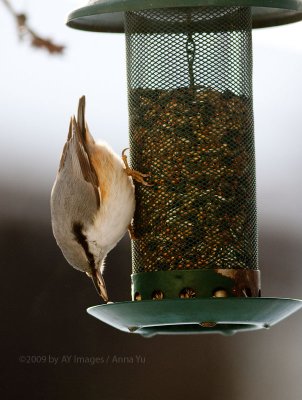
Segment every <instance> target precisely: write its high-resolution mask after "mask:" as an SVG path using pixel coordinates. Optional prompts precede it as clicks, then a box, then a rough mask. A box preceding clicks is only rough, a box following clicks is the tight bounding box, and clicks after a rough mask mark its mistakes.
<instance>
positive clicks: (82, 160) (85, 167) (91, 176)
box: [71, 117, 101, 208]
mask: <svg viewBox="0 0 302 400" xmlns="http://www.w3.org/2000/svg"><path fill="white" fill-rule="evenodd" d="M72 130H73V135H72V139H71V140H72V141H74V147H75V150H76V155H77V159H78V162H79V165H80V169H81V172H82V175H83V178H84V179H85V181H86V182H88V183H90V184H91V185H92V186H93V189H94V192H95V196H96V201H97V207H98V208H99V207H100V203H101V195H100V189H99V187H100V183H99V180H98V176H97V174H96V171H95V169H94V166H93V164H92V162H91V159H90V156H89V151H88V144H87V142H85V140H84V137H83V136H82V135H81V132H80V130H79V127H78V124H77V122H76V120H75V118H74V117H73V119H72Z"/></svg>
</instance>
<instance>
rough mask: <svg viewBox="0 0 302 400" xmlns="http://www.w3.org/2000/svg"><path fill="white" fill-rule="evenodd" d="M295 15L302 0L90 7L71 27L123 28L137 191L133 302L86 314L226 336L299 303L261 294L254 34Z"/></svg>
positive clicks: (131, 0)
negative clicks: (141, 177) (145, 181)
mask: <svg viewBox="0 0 302 400" xmlns="http://www.w3.org/2000/svg"><path fill="white" fill-rule="evenodd" d="M301 19H302V0H296V1H292V0H270V1H268V0H232V1H229V0H207V1H206V0H153V1H150V0H139V1H138V0H126V1H125V0H97V1H90V2H89V5H88V6H87V7H83V8H80V9H78V10H76V11H74V12H73V13H71V14H70V16H69V18H68V23H67V24H68V25H69V26H70V27H73V28H77V29H82V30H89V31H99V32H125V35H126V51H127V77H128V103H129V122H130V155H131V165H132V168H133V169H135V170H138V171H140V172H143V173H146V172H150V175H151V176H150V178H149V181H150V183H152V186H143V185H139V184H136V211H135V216H134V233H135V237H136V239H135V240H134V241H133V242H132V260H133V262H132V301H128V302H122V303H114V304H105V305H99V306H95V307H91V308H90V309H88V312H89V313H90V314H92V315H94V316H95V317H97V318H99V319H100V320H102V321H104V322H106V323H108V324H110V325H112V326H114V327H116V328H118V329H120V330H123V331H128V332H129V331H130V332H135V333H139V334H142V335H144V336H152V335H154V334H184V333H213V332H215V333H222V334H226V335H228V334H233V333H235V332H237V331H247V330H254V329H261V328H268V327H270V326H271V325H273V324H275V323H277V322H278V321H280V320H282V319H283V318H285V317H286V316H288V315H290V314H291V313H293V312H295V311H296V310H297V309H299V308H300V307H301V306H302V303H301V301H300V300H293V299H281V298H263V297H261V286H260V271H259V267H258V257H257V215H256V190H255V153H254V124H253V95H252V28H259V27H268V26H273V25H281V24H286V23H290V22H294V21H299V20H301Z"/></svg>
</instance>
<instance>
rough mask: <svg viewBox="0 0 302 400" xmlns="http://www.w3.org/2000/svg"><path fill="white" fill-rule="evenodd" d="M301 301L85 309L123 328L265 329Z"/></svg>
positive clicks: (151, 331)
mask: <svg viewBox="0 0 302 400" xmlns="http://www.w3.org/2000/svg"><path fill="white" fill-rule="evenodd" d="M301 307H302V301H301V300H296V299H282V298H270V297H262V298H258V297H250V298H240V297H237V298H236V297H228V298H205V299H167V300H144V301H125V302H121V303H108V304H103V305H98V306H94V307H90V308H88V310H87V311H88V313H89V314H90V315H93V316H94V317H96V318H98V319H99V320H101V321H103V322H105V323H106V324H108V325H111V326H113V327H114V328H117V329H119V330H121V331H124V332H128V333H129V332H130V333H137V334H140V335H142V336H145V337H151V336H154V335H156V334H169V335H171V334H174V335H175V334H176V335H179V334H202V333H220V334H223V335H233V334H234V333H236V332H243V331H252V330H256V329H268V328H270V327H271V326H272V325H275V324H276V323H277V322H280V321H281V320H283V319H284V318H286V317H288V316H289V315H291V314H293V313H294V312H295V311H298V310H299V309H300V308H301Z"/></svg>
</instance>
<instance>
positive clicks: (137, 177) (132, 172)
mask: <svg viewBox="0 0 302 400" xmlns="http://www.w3.org/2000/svg"><path fill="white" fill-rule="evenodd" d="M126 150H128V148H127V149H124V150H123V152H122V160H123V161H124V164H125V171H126V174H127V175H128V176H131V177H132V179H134V180H135V181H136V182H139V183H141V184H142V185H145V186H153V185H152V184H151V183H148V182H146V181H145V180H144V178H147V177H148V176H150V174H143V173H141V172H139V171H136V170H135V169H131V168H130V167H129V164H128V158H127V156H126V154H125V151H126Z"/></svg>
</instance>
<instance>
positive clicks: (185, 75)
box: [125, 7, 258, 273]
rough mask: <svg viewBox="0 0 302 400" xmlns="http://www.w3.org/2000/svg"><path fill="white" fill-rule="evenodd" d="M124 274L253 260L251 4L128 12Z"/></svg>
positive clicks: (252, 263)
mask: <svg viewBox="0 0 302 400" xmlns="http://www.w3.org/2000/svg"><path fill="white" fill-rule="evenodd" d="M125 31H126V47H127V71H128V96H129V115H130V144H131V164H132V167H133V168H134V169H136V170H139V171H141V172H145V173H146V172H150V174H151V177H150V178H148V181H149V182H150V183H153V186H152V187H146V186H142V185H140V184H136V201H137V207H136V212H135V218H134V232H135V236H136V238H137V239H136V240H135V241H133V249H132V255H133V264H132V265H133V273H138V272H149V271H161V270H177V269H180V270H183V269H196V268H198V269H200V268H235V269H258V266H257V226H256V225H257V221H256V201H255V167H254V138H253V108H252V50H251V11H250V8H242V7H228V8H225V7H212V8H201V7H199V8H177V9H161V10H146V11H139V12H127V13H126V18H125Z"/></svg>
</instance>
